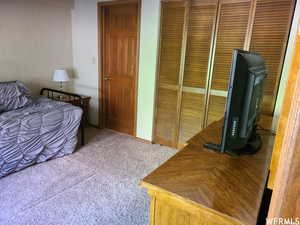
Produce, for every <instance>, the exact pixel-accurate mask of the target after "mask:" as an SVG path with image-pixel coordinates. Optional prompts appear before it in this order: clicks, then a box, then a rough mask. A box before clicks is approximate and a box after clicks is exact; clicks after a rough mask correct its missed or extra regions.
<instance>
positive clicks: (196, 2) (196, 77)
mask: <svg viewBox="0 0 300 225" xmlns="http://www.w3.org/2000/svg"><path fill="white" fill-rule="evenodd" d="M217 11H218V0H191V1H190V11H189V18H188V19H189V23H188V38H187V47H186V57H185V68H184V79H183V89H182V90H183V93H182V102H181V114H180V128H179V140H178V141H179V146H182V145H184V144H185V143H186V142H187V140H189V139H191V138H192V137H193V136H195V135H196V134H197V133H199V132H200V131H201V130H202V128H203V119H204V118H203V117H204V112H205V109H204V105H205V90H206V83H207V79H208V76H207V73H208V71H209V64H210V58H211V54H212V51H211V49H212V45H213V39H214V33H215V26H216V21H217Z"/></svg>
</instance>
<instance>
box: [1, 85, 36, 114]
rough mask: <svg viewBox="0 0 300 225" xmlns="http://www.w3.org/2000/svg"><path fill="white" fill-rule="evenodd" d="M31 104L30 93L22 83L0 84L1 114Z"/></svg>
mask: <svg viewBox="0 0 300 225" xmlns="http://www.w3.org/2000/svg"><path fill="white" fill-rule="evenodd" d="M31 102H32V100H31V97H30V91H29V90H28V89H27V87H26V86H25V85H24V84H23V83H21V82H20V81H13V82H0V113H1V112H7V111H11V110H16V109H19V108H22V107H25V106H26V105H28V104H30V103H31Z"/></svg>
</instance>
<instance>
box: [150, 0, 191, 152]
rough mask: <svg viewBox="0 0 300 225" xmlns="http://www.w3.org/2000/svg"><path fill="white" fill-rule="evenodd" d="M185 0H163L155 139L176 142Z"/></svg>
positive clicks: (168, 143)
mask: <svg viewBox="0 0 300 225" xmlns="http://www.w3.org/2000/svg"><path fill="white" fill-rule="evenodd" d="M185 15H186V4H185V2H162V12H161V41H160V62H159V67H158V80H157V90H156V93H157V99H156V105H157V107H156V116H155V117H156V124H155V134H154V142H156V143H159V144H163V145H168V146H173V147H176V146H177V141H176V136H177V131H178V129H177V127H178V125H177V123H176V121H177V115H178V114H177V109H178V104H177V103H178V97H179V86H180V85H179V83H180V68H181V61H182V48H183V37H184V27H185Z"/></svg>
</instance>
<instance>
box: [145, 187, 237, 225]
mask: <svg viewBox="0 0 300 225" xmlns="http://www.w3.org/2000/svg"><path fill="white" fill-rule="evenodd" d="M149 194H150V195H151V196H155V203H154V204H155V207H154V214H155V218H154V221H155V223H153V225H211V224H213V225H233V224H234V225H241V224H242V223H240V222H239V221H237V220H235V219H234V218H230V217H227V216H225V215H222V214H220V213H218V212H216V211H213V210H209V209H208V208H205V207H201V206H199V205H196V204H193V203H190V202H187V201H184V200H181V199H178V198H177V197H175V196H172V194H169V193H163V192H160V193H152V192H151V191H150V192H149Z"/></svg>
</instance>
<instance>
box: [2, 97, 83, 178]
mask: <svg viewBox="0 0 300 225" xmlns="http://www.w3.org/2000/svg"><path fill="white" fill-rule="evenodd" d="M81 116H82V110H81V109H80V108H79V107H75V106H72V105H70V104H67V103H63V102H57V101H52V100H50V99H47V98H45V97H40V98H38V99H36V100H34V101H33V103H32V104H30V105H29V106H26V107H24V108H21V109H17V110H13V111H9V112H4V113H2V114H0V177H3V176H6V175H8V174H10V173H12V172H15V171H19V170H21V169H23V168H26V167H28V166H30V165H32V164H35V163H40V162H44V161H46V160H49V159H53V158H58V157H62V156H65V155H68V154H71V153H72V152H73V151H74V150H75V147H76V144H77V132H78V127H79V125H80V121H81Z"/></svg>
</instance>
